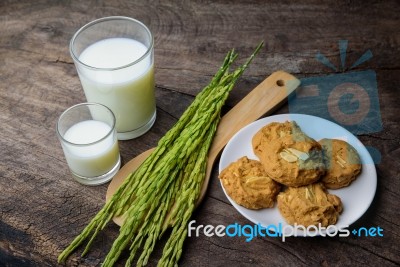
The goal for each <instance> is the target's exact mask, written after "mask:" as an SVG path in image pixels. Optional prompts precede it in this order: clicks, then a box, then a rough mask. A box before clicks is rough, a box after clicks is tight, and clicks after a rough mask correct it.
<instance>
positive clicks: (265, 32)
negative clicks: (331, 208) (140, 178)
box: [0, 0, 400, 266]
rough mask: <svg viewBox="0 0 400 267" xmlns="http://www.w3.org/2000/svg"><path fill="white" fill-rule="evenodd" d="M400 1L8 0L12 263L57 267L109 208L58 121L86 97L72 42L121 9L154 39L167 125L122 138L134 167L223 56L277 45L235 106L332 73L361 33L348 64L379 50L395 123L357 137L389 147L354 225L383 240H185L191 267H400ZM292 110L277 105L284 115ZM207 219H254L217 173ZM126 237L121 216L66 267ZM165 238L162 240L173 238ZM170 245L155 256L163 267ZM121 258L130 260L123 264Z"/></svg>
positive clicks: (4, 11)
mask: <svg viewBox="0 0 400 267" xmlns="http://www.w3.org/2000/svg"><path fill="white" fill-rule="evenodd" d="M399 14H400V5H399V3H398V2H397V1H379V2H377V3H375V2H372V1H345V2H343V3H334V2H333V1H332V2H331V3H330V2H327V1H326V2H325V1H324V2H320V1H316V0H309V1H306V2H305V3H299V2H298V1H292V2H289V1H284V2H283V3H281V1H246V3H242V2H241V1H149V2H148V1H145V0H142V1H129V0H110V1H75V0H71V1H50V0H43V1H35V0H34V1H27V0H25V1H7V0H2V1H1V2H0V266H56V265H57V263H56V258H57V255H58V254H59V253H60V252H61V250H62V249H63V248H64V247H65V246H66V245H67V244H69V242H70V241H71V240H72V239H73V238H74V237H75V236H76V235H77V234H78V233H79V232H80V231H81V230H82V229H83V227H84V226H85V225H86V224H87V223H88V221H89V220H90V218H92V216H93V215H94V214H95V213H96V212H97V211H98V210H99V209H100V208H101V206H102V205H103V203H104V197H105V192H106V188H107V185H103V186H97V187H87V186H83V185H80V184H78V183H77V182H75V181H74V180H73V179H72V178H71V176H70V174H69V172H68V169H67V165H66V162H65V159H64V155H63V153H62V150H61V147H60V144H59V142H58V140H57V137H56V134H55V123H56V120H57V118H58V116H59V115H60V114H61V113H62V111H63V110H65V109H66V108H67V107H69V106H71V105H73V104H76V103H80V102H84V101H85V98H84V95H83V91H82V89H81V86H80V82H79V79H78V77H77V73H76V70H75V67H74V65H73V62H72V59H71V58H70V55H69V52H68V43H69V40H70V38H71V36H72V35H73V33H74V32H75V31H76V30H77V29H78V28H79V27H81V26H82V25H84V24H86V23H87V22H89V21H91V20H93V19H96V18H100V17H104V16H111V15H123V16H129V17H134V18H137V19H139V20H141V21H143V22H144V23H145V24H147V25H148V26H149V28H150V29H151V31H152V32H153V33H154V37H155V58H156V84H157V112H158V113H157V115H158V117H157V122H156V124H155V125H154V127H153V128H152V129H151V130H150V132H148V133H147V134H146V135H144V136H142V137H140V138H138V139H135V140H131V141H123V142H120V149H121V154H122V157H123V160H124V161H125V162H126V161H127V160H129V159H131V158H132V157H134V156H135V155H138V154H139V153H141V152H142V151H144V150H147V149H148V148H150V147H153V146H155V144H156V142H157V140H158V139H159V138H160V137H161V136H162V135H163V134H164V133H165V132H166V131H167V130H168V129H169V128H170V127H171V126H172V125H173V123H174V122H175V121H176V120H177V118H178V117H179V116H180V114H182V112H183V110H184V109H185V108H186V107H187V106H188V105H189V103H191V101H192V100H193V96H194V95H196V94H197V93H198V92H199V90H200V89H201V88H202V87H203V86H204V85H206V84H207V83H208V81H209V80H210V77H211V76H212V75H213V73H214V72H215V71H216V69H217V68H218V66H219V64H220V63H221V61H222V59H223V57H224V55H225V53H226V52H227V51H228V50H229V49H230V48H236V49H237V51H238V52H239V53H240V55H241V56H240V59H244V58H245V57H246V56H248V55H249V54H250V52H251V51H252V50H253V48H254V47H255V46H256V44H258V43H259V42H260V41H261V40H264V41H265V42H266V46H265V48H264V49H263V50H262V52H261V53H260V55H259V56H258V57H257V58H256V59H255V61H254V63H253V64H252V65H251V66H250V68H249V69H248V70H247V72H246V73H245V74H244V76H243V78H242V79H241V81H240V82H239V84H238V86H237V87H236V89H235V90H234V91H233V92H232V94H231V96H230V98H229V100H228V103H227V108H226V110H228V109H229V107H231V106H233V105H234V104H235V103H237V102H238V101H239V100H240V99H241V98H242V97H243V96H244V95H245V94H246V93H247V92H248V91H249V90H250V89H251V88H253V87H254V86H255V85H256V84H258V83H259V82H260V81H262V80H263V79H264V78H265V76H267V75H268V74H269V73H271V72H273V71H275V70H279V69H283V70H285V71H287V72H290V73H292V74H294V75H296V76H298V77H299V78H302V77H311V76H318V75H325V74H330V73H333V71H332V70H330V69H329V68H327V67H324V66H323V65H322V64H320V63H319V62H317V61H316V60H315V54H316V53H317V52H318V51H320V52H322V53H324V54H325V55H327V57H328V58H329V59H330V60H331V61H332V62H334V63H335V64H338V62H339V54H338V46H337V42H338V40H342V39H346V40H348V41H349V48H348V51H349V53H348V56H347V62H354V61H355V60H356V59H357V58H358V57H359V56H361V55H362V54H363V53H364V52H365V51H366V50H367V49H371V51H372V52H373V54H374V57H373V59H372V60H370V61H368V62H366V63H364V64H362V65H360V66H359V67H358V68H357V69H359V70H363V69H372V70H375V71H376V73H377V81H378V90H379V100H380V106H381V116H382V120H383V125H384V129H383V131H381V132H379V133H374V134H365V135H362V136H359V137H360V139H361V140H362V142H364V144H366V145H370V146H374V147H376V148H377V149H379V151H380V152H381V154H382V160H381V162H380V163H379V164H377V165H376V167H377V172H378V188H377V193H376V196H375V199H374V201H373V204H372V206H371V207H370V208H369V209H368V211H367V212H366V213H365V215H364V216H363V217H362V218H361V219H360V220H359V221H357V222H356V224H355V226H367V227H369V226H380V227H381V228H383V229H384V237H348V238H339V237H334V238H289V239H288V240H287V241H286V242H284V243H283V242H282V241H280V240H279V239H277V238H257V239H255V240H253V241H251V242H249V243H246V242H245V241H244V239H243V238H229V237H205V236H204V235H202V236H200V237H198V238H195V237H192V238H187V240H186V242H185V244H184V252H183V256H182V258H181V261H180V265H182V266H308V265H313V266H344V265H347V266H396V265H399V264H400V256H399V255H400V251H399V243H400V231H399V229H398V228H397V227H399V219H400V212H399V197H400V195H399V191H398V190H399V188H400V174H399V173H400V160H399V158H400V137H399V134H398V133H399V132H400V124H399V122H400V118H399V114H400V105H399V102H400V90H399V84H400V80H399V77H400V65H399V62H400V53H399V52H400V51H399V47H400V16H399ZM287 111H288V107H287V105H286V106H284V107H282V108H281V109H279V110H278V111H277V112H276V113H286V112H287ZM193 219H195V220H196V221H197V224H211V225H214V226H216V225H218V224H224V225H228V224H231V223H234V222H238V223H240V224H247V223H249V221H247V220H246V219H245V218H244V217H242V216H241V215H240V214H239V213H238V212H237V211H236V210H235V209H234V208H233V207H232V206H231V205H230V204H229V202H228V201H227V199H226V197H225V195H224V193H223V191H222V189H221V186H220V184H219V181H218V179H217V171H216V166H215V167H214V172H213V178H212V180H211V183H210V186H209V190H208V193H207V195H206V198H205V201H204V202H203V203H202V205H201V206H200V207H199V208H198V209H197V211H196V212H195V214H194V216H193ZM117 234H118V227H117V226H115V225H112V224H110V225H109V226H108V227H107V228H106V230H105V231H104V233H102V234H100V236H99V237H98V239H97V240H96V241H95V243H94V244H93V249H92V251H91V252H90V253H89V254H88V255H87V256H86V257H84V258H81V257H79V254H78V253H74V254H73V255H72V256H71V257H70V258H69V260H68V262H67V264H66V265H67V266H98V265H100V263H101V261H102V259H103V258H104V256H105V254H106V252H107V251H108V249H109V247H110V245H111V242H112V241H113V239H114V238H115V237H116V235H117ZM163 241H165V240H162V241H161V243H162V242H163ZM161 249H162V244H161V245H160V246H158V247H157V248H156V251H155V252H154V254H153V255H152V257H151V260H150V263H149V265H150V266H155V265H156V263H157V260H158V258H159V257H160V255H161ZM121 265H122V263H121Z"/></svg>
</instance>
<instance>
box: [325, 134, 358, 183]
mask: <svg viewBox="0 0 400 267" xmlns="http://www.w3.org/2000/svg"><path fill="white" fill-rule="evenodd" d="M319 143H320V144H321V145H322V148H323V150H324V160H325V165H326V173H325V175H324V176H323V177H322V178H321V182H322V183H323V184H324V185H325V187H326V188H330V189H338V188H342V187H345V186H348V185H350V183H351V182H353V181H354V180H355V179H356V178H357V176H358V175H359V174H360V173H361V166H362V165H361V160H360V157H359V155H358V153H357V150H355V149H354V147H352V146H351V145H350V144H348V143H347V142H345V141H342V140H338V139H322V140H320V141H319Z"/></svg>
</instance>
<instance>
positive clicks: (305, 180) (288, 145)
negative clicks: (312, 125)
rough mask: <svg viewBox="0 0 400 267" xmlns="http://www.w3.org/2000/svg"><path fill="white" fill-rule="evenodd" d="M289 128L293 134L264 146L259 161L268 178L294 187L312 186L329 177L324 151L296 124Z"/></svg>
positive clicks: (276, 138) (260, 146)
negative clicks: (326, 171)
mask: <svg viewBox="0 0 400 267" xmlns="http://www.w3.org/2000/svg"><path fill="white" fill-rule="evenodd" d="M285 125H288V122H285ZM289 125H290V129H291V130H290V132H289V131H281V132H280V134H278V136H276V137H275V139H271V140H269V142H265V141H261V142H260V145H259V147H258V148H259V150H258V157H259V159H260V161H261V163H262V164H263V166H264V169H265V171H266V172H267V174H268V175H269V176H270V177H271V178H272V179H273V180H275V181H276V182H278V183H281V184H284V185H286V186H293V187H298V186H303V185H308V184H312V183H314V182H316V181H317V180H318V179H320V177H321V175H322V174H324V173H325V164H324V160H323V152H322V147H321V145H320V144H319V143H318V142H317V141H315V140H314V139H312V138H310V137H308V136H307V135H306V134H305V133H303V132H302V131H301V129H300V128H299V126H297V124H296V122H291V123H290V124H289ZM278 130H279V129H278ZM282 132H283V133H284V134H283V135H282V134H281V133H282ZM273 135H274V134H272V135H269V136H267V137H264V138H263V139H264V140H266V139H268V138H270V137H272V136H273ZM264 136H265V135H264ZM279 136H280V137H279ZM254 141H256V140H254Z"/></svg>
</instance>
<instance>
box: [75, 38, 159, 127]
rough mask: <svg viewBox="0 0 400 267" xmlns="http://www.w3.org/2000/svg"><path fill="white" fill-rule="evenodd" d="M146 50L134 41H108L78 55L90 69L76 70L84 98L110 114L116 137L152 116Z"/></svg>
mask: <svg viewBox="0 0 400 267" xmlns="http://www.w3.org/2000/svg"><path fill="white" fill-rule="evenodd" d="M147 50H148V48H147V47H146V46H145V45H143V44H142V43H140V42H138V41H136V40H132V39H128V38H109V39H104V40H101V41H98V42H96V43H94V44H92V45H90V46H88V47H87V48H86V49H85V50H84V51H83V52H82V53H81V54H80V56H79V61H81V62H82V63H83V64H85V65H87V66H90V67H87V66H86V67H85V66H83V65H82V66H79V67H78V73H79V77H80V79H81V83H82V86H83V89H84V92H85V95H86V99H87V100H88V101H89V102H97V103H101V104H104V105H106V106H107V107H109V108H110V109H111V110H112V111H113V113H114V115H115V117H116V129H117V132H118V134H119V133H124V132H130V131H134V130H136V129H138V128H141V127H143V126H145V125H146V124H147V123H148V122H149V121H150V120H151V119H152V118H153V117H154V116H155V107H156V104H155V96H154V87H155V84H154V67H153V55H152V54H151V53H149V54H148V55H145V56H144V54H145V53H146V52H147ZM139 59H140V60H139ZM136 60H139V61H138V62H136V63H135V64H132V65H131V66H129V64H131V63H133V62H135V61H136ZM127 65H128V66H127ZM124 66H125V67H124ZM121 67H124V68H121ZM93 115H94V117H95V118H96V116H95V114H93ZM96 119H97V118H96ZM150 127H151V126H150Z"/></svg>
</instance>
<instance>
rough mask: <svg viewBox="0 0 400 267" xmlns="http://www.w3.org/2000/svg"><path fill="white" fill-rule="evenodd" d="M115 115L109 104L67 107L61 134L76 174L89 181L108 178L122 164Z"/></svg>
mask: <svg viewBox="0 0 400 267" xmlns="http://www.w3.org/2000/svg"><path fill="white" fill-rule="evenodd" d="M115 124H116V120H115V116H114V114H113V112H112V111H111V110H110V109H109V108H107V107H106V106H104V105H102V104H98V103H82V104H77V105H75V106H72V107H70V108H69V109H67V110H66V111H64V112H63V113H62V114H61V116H60V118H59V119H58V122H57V135H58V138H59V139H60V142H61V146H62V148H63V150H64V155H65V159H66V160H67V163H68V167H69V169H70V171H71V173H72V175H73V177H74V178H75V179H76V180H77V181H78V182H80V183H82V184H86V185H99V184H103V183H106V182H108V181H109V180H111V178H112V177H113V176H114V175H115V174H116V173H117V172H118V170H119V168H120V166H121V159H120V155H119V148H118V139H117V132H116V130H115Z"/></svg>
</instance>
